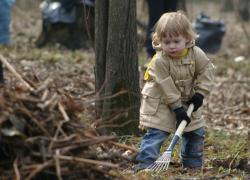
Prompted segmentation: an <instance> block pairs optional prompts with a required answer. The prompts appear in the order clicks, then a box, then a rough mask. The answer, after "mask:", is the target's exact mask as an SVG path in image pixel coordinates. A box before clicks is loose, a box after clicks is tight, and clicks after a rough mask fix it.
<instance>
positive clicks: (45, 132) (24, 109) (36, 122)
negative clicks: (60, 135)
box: [20, 106, 51, 137]
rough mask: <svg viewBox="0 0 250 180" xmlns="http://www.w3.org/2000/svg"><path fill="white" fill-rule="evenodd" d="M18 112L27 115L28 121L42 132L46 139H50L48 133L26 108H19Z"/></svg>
mask: <svg viewBox="0 0 250 180" xmlns="http://www.w3.org/2000/svg"><path fill="white" fill-rule="evenodd" d="M20 110H21V111H22V112H23V113H25V114H26V115H28V116H29V117H30V119H31V120H32V121H33V122H34V123H35V124H36V125H37V126H38V127H39V128H40V129H41V130H42V132H44V134H45V135H46V136H48V137H51V135H50V134H49V132H48V131H47V130H46V129H45V128H44V127H43V126H42V125H41V123H40V122H39V121H38V120H37V119H36V118H35V117H34V116H33V115H32V114H31V113H30V112H29V110H27V109H26V107H24V106H23V107H21V108H20Z"/></svg>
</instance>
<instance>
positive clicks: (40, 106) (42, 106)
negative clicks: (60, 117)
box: [37, 94, 58, 109]
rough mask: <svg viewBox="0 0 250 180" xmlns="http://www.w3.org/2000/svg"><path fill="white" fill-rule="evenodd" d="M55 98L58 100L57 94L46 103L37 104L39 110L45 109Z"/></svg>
mask: <svg viewBox="0 0 250 180" xmlns="http://www.w3.org/2000/svg"><path fill="white" fill-rule="evenodd" d="M57 98H58V96H57V94H54V95H53V96H52V98H51V99H49V100H48V101H45V102H44V103H43V104H38V105H37V106H38V107H39V108H41V109H45V108H46V107H47V106H49V105H50V104H51V103H53V102H55V101H56V100H57Z"/></svg>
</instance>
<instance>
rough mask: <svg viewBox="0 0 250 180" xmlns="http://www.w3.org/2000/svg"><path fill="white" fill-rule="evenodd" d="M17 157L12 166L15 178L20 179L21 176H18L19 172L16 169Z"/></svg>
mask: <svg viewBox="0 0 250 180" xmlns="http://www.w3.org/2000/svg"><path fill="white" fill-rule="evenodd" d="M17 162H18V158H16V159H15V161H14V163H13V168H14V172H15V175H16V180H20V179H21V176H20V172H19V169H18V165H17V164H18V163H17Z"/></svg>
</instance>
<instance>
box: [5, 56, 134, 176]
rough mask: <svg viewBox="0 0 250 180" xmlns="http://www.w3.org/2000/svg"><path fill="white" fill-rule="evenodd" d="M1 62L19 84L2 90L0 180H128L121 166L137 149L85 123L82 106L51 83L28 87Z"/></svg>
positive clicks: (20, 77) (34, 84)
mask: <svg viewBox="0 0 250 180" xmlns="http://www.w3.org/2000/svg"><path fill="white" fill-rule="evenodd" d="M0 60H1V62H2V63H3V64H5V66H6V67H7V68H8V70H9V71H11V72H12V74H14V75H15V77H16V78H15V79H18V82H21V84H18V83H17V82H16V81H8V82H5V84H4V85H2V86H1V87H0V110H1V113H0V172H1V173H0V179H18V180H19V179H27V180H29V179H43V178H46V179H113V178H114V177H115V178H117V179H126V177H124V176H123V175H122V174H121V173H120V172H119V167H124V166H126V164H128V162H130V161H131V158H130V157H129V156H124V152H126V151H128V150H129V151H130V152H135V151H136V149H134V148H133V147H130V146H127V145H124V144H119V143H117V142H116V137H115V136H99V135H98V133H97V132H96V131H95V130H94V129H92V128H90V126H87V125H86V124H83V122H81V120H80V118H79V116H78V114H79V112H81V110H82V109H83V108H84V107H81V104H80V105H79V103H78V104H77V105H76V104H75V102H74V100H73V99H72V98H71V97H70V96H69V95H67V94H63V93H61V92H60V91H58V90H57V91H55V90H51V89H50V88H48V84H49V82H50V81H49V80H46V81H45V82H43V83H37V84H36V83H34V82H33V83H31V82H28V81H27V80H24V78H22V76H21V75H20V74H19V73H17V71H16V70H15V69H14V68H13V67H12V66H11V65H10V64H9V63H8V61H7V60H6V59H5V58H4V57H3V56H1V55H0ZM83 104H84V103H83ZM114 172H115V173H114Z"/></svg>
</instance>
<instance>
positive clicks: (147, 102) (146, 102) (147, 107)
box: [140, 95, 161, 115]
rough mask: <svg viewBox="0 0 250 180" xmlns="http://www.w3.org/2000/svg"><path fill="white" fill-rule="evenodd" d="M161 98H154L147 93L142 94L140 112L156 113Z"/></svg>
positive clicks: (145, 113) (146, 113)
mask: <svg viewBox="0 0 250 180" xmlns="http://www.w3.org/2000/svg"><path fill="white" fill-rule="evenodd" d="M160 101H161V99H160V98H153V97H150V96H147V95H143V96H142V100H141V108H140V113H141V114H144V115H155V114H156V112H157V110H158V108H159V105H160Z"/></svg>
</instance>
